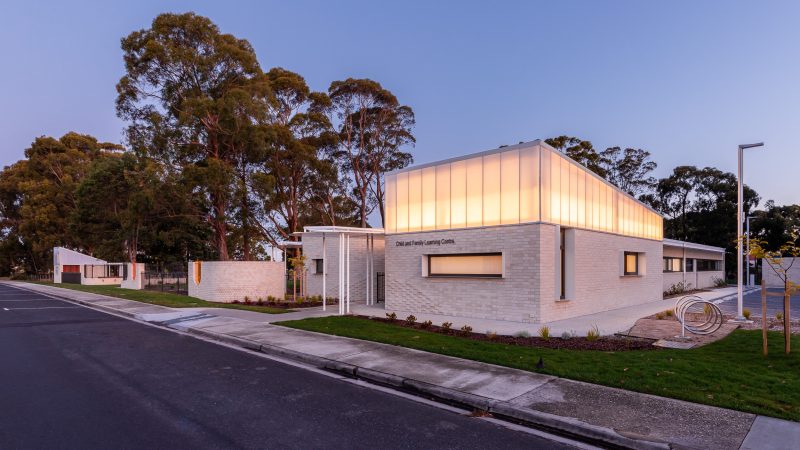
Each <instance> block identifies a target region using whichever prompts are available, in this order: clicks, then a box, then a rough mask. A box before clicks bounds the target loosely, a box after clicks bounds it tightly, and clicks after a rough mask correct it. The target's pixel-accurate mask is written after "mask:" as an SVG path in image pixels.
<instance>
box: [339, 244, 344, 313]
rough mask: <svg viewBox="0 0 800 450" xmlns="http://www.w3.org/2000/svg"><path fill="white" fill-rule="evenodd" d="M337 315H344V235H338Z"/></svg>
mask: <svg viewBox="0 0 800 450" xmlns="http://www.w3.org/2000/svg"><path fill="white" fill-rule="evenodd" d="M339 315H340V316H341V315H344V234H342V233H339Z"/></svg>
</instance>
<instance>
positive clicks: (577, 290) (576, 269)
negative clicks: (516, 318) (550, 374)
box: [539, 225, 663, 321]
mask: <svg viewBox="0 0 800 450" xmlns="http://www.w3.org/2000/svg"><path fill="white" fill-rule="evenodd" d="M545 227H547V228H545ZM548 228H551V229H552V232H551V231H550V230H549V229H548ZM566 231H567V233H568V234H567V250H566V254H567V255H568V259H567V264H566V266H567V267H566V270H567V280H570V279H571V280H572V286H571V289H570V288H569V287H568V289H567V293H566V294H567V295H566V298H565V299H564V300H560V299H559V297H560V290H561V289H560V286H554V287H555V289H553V290H549V288H545V286H544V285H543V286H542V301H541V304H540V313H539V317H540V318H541V320H542V321H552V320H560V319H565V318H568V317H575V316H581V315H585V314H592V313H596V312H601V311H607V310H611V309H616V308H622V307H625V306H631V305H635V304H640V303H646V302H650V301H654V300H658V299H660V298H662V290H661V289H662V248H663V246H662V243H661V241H655V240H649V239H640V238H633V237H626V236H620V235H616V234H610V233H601V232H597V231H588V230H580V229H567V230H566ZM558 232H559V231H558V227H555V226H544V225H543V233H542V242H543V245H542V247H543V248H547V247H552V248H554V249H555V248H556V246H555V245H550V242H552V241H553V240H554V239H556V236H558V234H557V233H558ZM570 234H571V235H572V236H570ZM545 243H546V244H545ZM626 251H627V252H635V253H639V272H640V274H639V275H628V276H626V275H623V253H624V252H626ZM547 256H548V255H546V254H543V255H542V257H543V258H545V257H547ZM552 259H553V261H554V264H558V258H552ZM546 263H547V261H546V260H543V264H544V265H545V266H546ZM570 272H571V274H572V275H570ZM542 275H543V276H544V277H550V276H551V275H550V273H549V272H547V271H542ZM553 279H556V277H553ZM542 282H543V283H544V279H543V280H542ZM567 284H568V285H569V284H570V281H567Z"/></svg>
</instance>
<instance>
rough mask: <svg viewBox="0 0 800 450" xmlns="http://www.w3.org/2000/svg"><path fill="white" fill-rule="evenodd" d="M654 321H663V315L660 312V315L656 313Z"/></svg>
mask: <svg viewBox="0 0 800 450" xmlns="http://www.w3.org/2000/svg"><path fill="white" fill-rule="evenodd" d="M656 319H657V320H664V313H661V312H660V313H656Z"/></svg>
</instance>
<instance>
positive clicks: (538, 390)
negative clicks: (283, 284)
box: [17, 284, 800, 449]
mask: <svg viewBox="0 0 800 450" xmlns="http://www.w3.org/2000/svg"><path fill="white" fill-rule="evenodd" d="M17 285H18V286H21V287H25V288H27V289H30V290H34V291H38V292H46V293H49V294H55V295H58V296H59V297H61V298H65V299H74V300H75V301H78V302H82V303H87V304H91V305H93V306H97V307H101V308H102V309H107V310H114V309H116V310H117V312H118V313H121V314H124V315H128V316H131V317H134V318H136V319H139V320H145V321H148V322H152V323H156V324H160V325H163V326H166V327H169V328H174V329H177V330H180V331H184V332H188V333H190V334H196V335H199V336H203V337H207V338H212V339H216V340H220V341H223V342H226V343H229V344H233V345H238V346H242V347H245V348H249V349H252V350H256V351H261V352H264V353H268V354H273V355H277V356H282V357H286V358H291V359H295V360H298V361H302V362H305V363H308V364H311V365H314V366H316V367H320V368H325V369H329V370H334V371H338V372H341V373H346V374H348V375H350V376H354V377H357V378H362V379H366V380H369V381H373V382H377V383H380V384H383V385H387V386H392V387H397V388H400V389H403V390H405V391H412V392H416V393H418V394H420V395H424V396H428V397H434V398H438V399H440V400H444V401H448V402H454V403H457V404H461V405H465V406H470V407H473V408H477V409H482V410H487V411H489V412H491V413H493V414H494V415H495V416H499V417H506V418H511V419H514V420H519V421H523V422H526V423H529V424H533V425H535V426H537V427H544V428H546V429H549V430H552V431H556V432H560V433H565V434H569V435H572V436H579V437H581V438H583V439H586V440H593V441H594V442H600V443H602V444H603V445H612V446H619V447H623V448H665V449H666V448H670V446H673V447H674V446H682V447H688V448H703V449H735V448H740V446H742V444H743V443H747V442H752V441H753V440H754V439H756V438H751V437H750V436H763V435H768V436H770V439H769V440H763V439H761V438H758V439H756V441H757V442H758V443H759V444H760V445H759V446H758V448H760V449H770V448H776V449H778V448H791V447H792V446H793V445H794V444H796V442H797V441H796V438H795V437H794V436H796V433H798V432H800V424H798V423H795V422H788V421H783V420H778V419H771V418H762V417H760V416H756V415H754V414H748V413H743V412H738V411H733V410H728V409H723V408H716V407H711V406H704V405H699V404H694V403H688V402H684V401H680V400H674V399H668V398H662V397H656V396H652V395H646V394H639V393H635V392H631V391H625V390H620V389H615V388H609V387H604V386H598V385H592V384H587V383H581V382H577V381H572V380H566V379H561V378H557V377H552V376H547V375H540V374H536V373H531V372H526V371H521V370H516V369H510V368H505V367H499V366H494V365H490V364H484V363H480V362H475V361H468V360H463V359H458V358H453V357H448V356H443V355H436V354H432V353H427V352H421V351H417V350H411V349H406V348H402V347H395V346H391V345H385V344H379V343H373V342H367V341H361V340H356V339H350V338H344V337H337V336H330V335H323V334H318V333H313V332H308V331H301V330H294V329H289V328H284V327H281V326H277V325H272V324H267V323H258V322H253V321H249V320H244V319H240V318H235V317H219V316H214V315H211V314H208V313H207V312H201V311H185V310H171V309H170V308H162V307H149V306H146V307H141V306H139V307H138V308H141V310H138V309H137V307H136V305H137V303H136V302H130V301H126V300H119V299H113V298H108V297H105V298H102V297H103V296H95V295H93V294H90V295H86V294H84V293H81V292H78V291H72V290H66V289H59V288H54V287H50V286H41V285H29V284H17ZM98 297H100V298H98ZM138 305H141V304H138ZM157 309H158V310H157ZM664 309H666V308H664ZM658 310H659V309H656V311H658ZM637 314H638V312H637ZM283 316H284V317H285V316H286V315H283ZM776 429H780V430H782V431H781V433H780V434H778V433H776V432H775V431H774V430H776ZM781 436H786V439H784V438H782V437H781ZM748 445H749V444H748ZM743 448H744V447H743Z"/></svg>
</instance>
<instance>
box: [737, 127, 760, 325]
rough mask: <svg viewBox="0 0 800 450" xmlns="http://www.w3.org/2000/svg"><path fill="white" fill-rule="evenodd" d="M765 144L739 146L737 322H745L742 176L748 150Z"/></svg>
mask: <svg viewBox="0 0 800 450" xmlns="http://www.w3.org/2000/svg"><path fill="white" fill-rule="evenodd" d="M763 145H764V143H763V142H757V143H755V144H742V145H739V152H738V157H739V171H738V173H737V176H736V185H737V186H736V194H737V195H736V197H737V202H736V203H737V208H736V240H737V244H736V320H737V321H745V320H746V319H745V318H744V315H743V314H742V310H743V299H742V256H743V255H742V241H741V238H742V222H743V220H742V219H743V217H742V216H743V215H744V212H743V205H744V183H743V182H742V175H743V164H744V161H743V160H744V151H745V149H748V148H753V147H761V146H763Z"/></svg>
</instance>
